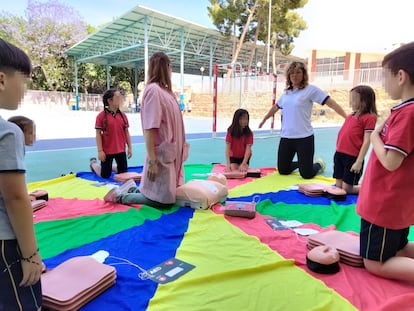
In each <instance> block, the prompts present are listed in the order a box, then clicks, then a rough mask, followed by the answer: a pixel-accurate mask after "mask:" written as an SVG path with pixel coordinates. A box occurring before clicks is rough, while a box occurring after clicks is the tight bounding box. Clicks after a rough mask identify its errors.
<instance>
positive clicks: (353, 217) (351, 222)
mask: <svg viewBox="0 0 414 311" xmlns="http://www.w3.org/2000/svg"><path fill="white" fill-rule="evenodd" d="M256 209H257V211H258V212H259V213H260V214H262V215H269V216H273V217H276V218H282V219H289V220H299V221H300V222H302V223H314V224H318V225H319V226H321V227H329V226H331V225H333V224H335V226H336V229H337V230H339V231H354V232H355V233H359V229H360V221H361V219H360V217H359V216H358V215H357V214H356V212H355V204H349V205H338V204H336V203H335V202H334V201H331V205H314V204H286V203H283V202H278V203H276V204H272V202H271V201H270V200H263V201H262V202H259V203H258V204H257V205H256Z"/></svg>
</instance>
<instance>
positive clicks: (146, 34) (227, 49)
mask: <svg viewBox="0 0 414 311" xmlns="http://www.w3.org/2000/svg"><path fill="white" fill-rule="evenodd" d="M146 43H147V44H146ZM232 48H233V44H232V40H231V39H230V38H226V37H224V36H223V35H222V34H221V33H220V32H218V31H217V30H214V29H210V28H207V27H204V26H201V25H198V24H195V23H192V22H189V21H186V20H183V19H180V18H177V17H173V16H170V15H167V14H165V13H161V12H158V11H155V10H152V9H149V8H146V7H143V6H137V7H135V8H134V9H132V10H131V11H129V12H127V13H126V14H124V15H123V16H121V17H120V18H118V19H116V20H114V21H113V22H111V23H109V24H108V25H106V26H104V27H103V28H101V29H99V30H98V31H97V32H95V33H93V34H91V35H90V36H88V37H86V38H85V39H84V40H82V41H81V42H79V43H77V44H76V45H74V46H72V47H71V48H69V49H68V50H67V51H66V52H65V53H66V54H67V55H70V56H73V57H74V58H75V61H76V62H78V63H92V64H99V65H108V66H116V67H127V68H143V67H144V65H145V58H146V55H147V56H149V57H150V56H151V55H152V54H153V53H154V52H157V51H163V52H165V53H166V54H167V55H168V56H169V57H170V59H171V62H172V64H173V71H174V72H180V71H181V70H180V68H181V65H182V64H183V69H184V73H189V74H200V68H201V67H204V68H209V67H210V65H211V64H212V63H219V64H227V63H230V62H231V59H232ZM253 51H254V52H253V53H254V58H253V63H254V64H256V62H257V61H259V60H260V61H262V62H264V61H263V60H265V59H266V58H265V57H264V54H265V46H264V45H261V46H257V47H255V49H254V50H253ZM251 53H252V44H251V43H244V44H243V48H242V51H241V52H240V54H239V57H238V62H239V63H241V64H242V66H243V67H244V68H245V67H246V66H247V64H248V62H249V58H250V54H251ZM182 55H183V59H182V58H181V57H182ZM291 58H292V57H286V56H283V55H281V54H278V57H277V59H278V60H277V62H278V63H280V62H286V61H289V60H290V59H291Z"/></svg>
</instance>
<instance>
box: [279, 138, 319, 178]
mask: <svg viewBox="0 0 414 311" xmlns="http://www.w3.org/2000/svg"><path fill="white" fill-rule="evenodd" d="M295 154H296V155H297V159H298V160H297V162H296V161H293V158H294V157H295ZM314 154H315V137H314V136H313V135H311V136H309V137H305V138H281V139H280V143H279V150H278V155H277V168H278V170H279V173H280V174H281V175H289V174H290V173H292V172H293V171H294V170H296V169H299V173H300V176H302V178H305V179H309V178H313V177H314V176H315V175H316V174H317V173H318V171H319V170H320V169H321V165H320V164H319V163H313V156H314Z"/></svg>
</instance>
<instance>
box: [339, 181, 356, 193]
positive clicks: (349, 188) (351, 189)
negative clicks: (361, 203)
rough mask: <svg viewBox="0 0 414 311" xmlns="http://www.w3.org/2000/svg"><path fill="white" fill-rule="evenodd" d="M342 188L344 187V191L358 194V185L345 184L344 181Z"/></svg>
mask: <svg viewBox="0 0 414 311" xmlns="http://www.w3.org/2000/svg"><path fill="white" fill-rule="evenodd" d="M342 189H344V190H345V191H346V193H348V194H358V193H359V189H360V185H350V184H347V183H346V182H343V183H342Z"/></svg>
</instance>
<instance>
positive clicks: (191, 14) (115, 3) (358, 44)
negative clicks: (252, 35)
mask: <svg viewBox="0 0 414 311" xmlns="http://www.w3.org/2000/svg"><path fill="white" fill-rule="evenodd" d="M0 1H1V2H2V3H1V6H0V11H6V12H9V13H12V14H14V15H19V16H24V15H25V9H26V7H27V2H28V1H27V0H0ZM38 1H40V2H45V1H43V0H38ZM59 2H62V3H65V4H67V5H69V6H71V7H73V8H74V9H75V10H77V11H78V12H79V14H80V15H81V16H82V17H83V18H84V20H85V21H86V22H87V23H88V24H90V25H92V26H99V25H102V24H103V23H106V22H109V21H111V20H113V19H114V18H116V17H120V16H122V15H123V14H125V13H127V12H128V11H130V10H132V9H133V8H134V7H136V6H137V5H141V6H145V7H147V8H150V9H154V10H157V11H160V12H162V13H166V14H168V15H172V16H175V17H179V18H182V19H185V20H188V21H191V22H194V23H197V24H199V25H202V26H206V27H209V28H213V29H214V28H215V27H214V25H213V24H212V22H211V20H210V18H209V17H208V13H207V6H209V4H210V2H209V1H208V0H141V1H137V0H59ZM413 9H414V1H412V0H393V1H385V0H308V3H307V4H306V5H305V7H304V8H302V9H299V10H297V12H298V13H299V14H300V15H301V16H302V18H303V19H304V20H305V21H306V23H307V25H308V28H307V30H305V31H302V32H301V34H300V36H299V38H297V39H296V40H295V42H294V44H295V49H294V50H293V53H292V54H293V55H295V56H299V57H306V56H307V54H306V53H307V51H308V50H312V49H320V50H345V51H359V52H387V51H389V50H392V49H393V48H395V47H396V46H397V45H399V44H400V43H407V42H410V41H414V31H413V30H412V27H413V26H412V15H413V13H412V12H413Z"/></svg>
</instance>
